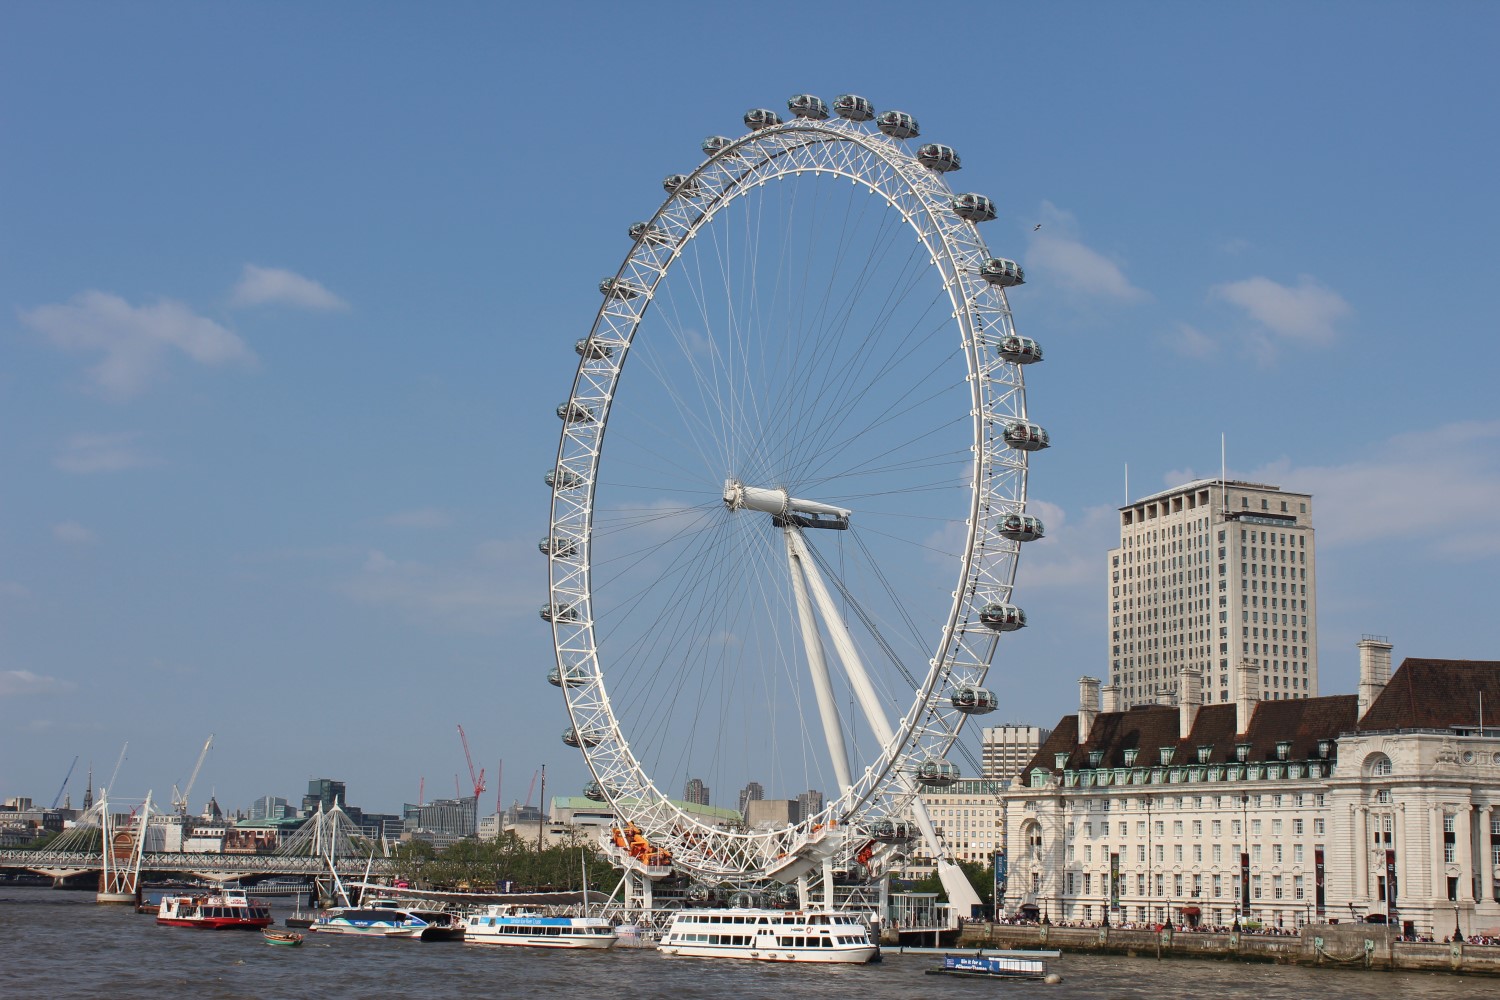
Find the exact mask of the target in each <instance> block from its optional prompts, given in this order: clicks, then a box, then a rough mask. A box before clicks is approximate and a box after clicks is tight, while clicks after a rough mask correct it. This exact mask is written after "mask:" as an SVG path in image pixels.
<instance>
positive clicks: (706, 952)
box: [656, 945, 879, 965]
mask: <svg viewBox="0 0 1500 1000" xmlns="http://www.w3.org/2000/svg"><path fill="white" fill-rule="evenodd" d="M656 950H657V951H659V952H661V953H662V954H663V955H672V956H676V957H679V958H738V959H745V960H749V961H755V962H800V963H802V964H804V965H864V964H866V963H868V962H872V961H874V959H875V956H876V955H877V954H878V953H879V949H878V948H876V947H874V946H873V945H871V946H870V947H868V948H849V949H838V950H826V951H825V950H824V949H822V948H819V949H817V950H813V949H811V948H770V949H764V950H762V949H760V948H738V947H729V948H726V947H722V946H720V947H715V946H713V945H709V946H707V947H702V948H699V947H694V946H692V945H657V946H656Z"/></svg>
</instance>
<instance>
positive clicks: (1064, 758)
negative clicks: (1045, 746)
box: [1052, 750, 1068, 771]
mask: <svg viewBox="0 0 1500 1000" xmlns="http://www.w3.org/2000/svg"><path fill="white" fill-rule="evenodd" d="M1067 764H1068V752H1067V751H1066V750H1059V751H1057V752H1056V753H1054V754H1053V755H1052V766H1053V767H1056V768H1057V769H1058V770H1059V771H1061V770H1062V769H1063V768H1064V767H1066V766H1067Z"/></svg>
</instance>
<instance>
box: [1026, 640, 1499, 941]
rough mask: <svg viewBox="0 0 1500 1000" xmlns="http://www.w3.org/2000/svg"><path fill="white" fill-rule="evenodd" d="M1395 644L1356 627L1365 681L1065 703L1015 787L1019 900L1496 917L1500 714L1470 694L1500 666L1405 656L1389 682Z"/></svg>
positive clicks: (1477, 927) (1486, 928) (1296, 913)
mask: <svg viewBox="0 0 1500 1000" xmlns="http://www.w3.org/2000/svg"><path fill="white" fill-rule="evenodd" d="M1389 648H1390V647H1389V644H1388V643H1384V642H1383V641H1381V640H1366V642H1365V643H1362V644H1361V653H1362V657H1361V672H1362V677H1361V695H1360V696H1355V695H1338V696H1331V697H1321V698H1308V699H1294V700H1284V701H1275V700H1272V701H1252V700H1251V699H1250V698H1249V697H1242V698H1241V699H1239V700H1238V701H1237V703H1236V704H1233V705H1217V704H1216V705H1207V704H1197V703H1195V702H1194V701H1193V700H1192V697H1191V685H1190V684H1188V683H1187V682H1186V680H1184V681H1182V686H1181V688H1180V692H1179V694H1180V697H1179V701H1180V702H1181V704H1179V705H1178V706H1177V707H1168V706H1160V705H1147V706H1138V707H1136V708H1132V709H1129V710H1126V711H1115V712H1098V711H1097V708H1098V706H1097V704H1096V705H1087V704H1085V705H1084V706H1083V710H1082V711H1081V712H1080V713H1079V715H1071V716H1066V717H1064V718H1063V719H1062V720H1060V721H1059V723H1058V725H1057V727H1056V728H1055V730H1054V732H1053V735H1052V737H1051V739H1049V740H1048V742H1047V744H1046V745H1044V746H1043V747H1042V749H1041V751H1040V752H1039V753H1038V754H1037V756H1036V757H1035V758H1034V759H1033V761H1032V762H1031V765H1030V766H1029V767H1028V769H1027V773H1026V774H1025V775H1024V776H1023V777H1022V779H1021V781H1019V782H1017V783H1016V784H1014V785H1012V786H1011V787H1010V788H1009V789H1008V790H1007V791H1005V792H1004V793H1003V794H1002V798H1003V799H1004V803H1005V810H1004V819H1003V822H1004V825H1005V840H1006V842H1007V844H1008V845H1009V848H1010V867H1011V878H1010V886H1009V892H1008V893H1007V898H1006V908H1007V909H1008V910H1009V911H1010V912H1015V911H1016V910H1017V909H1018V908H1020V907H1022V906H1027V907H1035V908H1036V910H1037V913H1038V914H1039V915H1047V916H1049V917H1050V919H1052V920H1054V921H1056V920H1080V921H1090V922H1100V921H1103V920H1104V919H1105V917H1106V911H1108V913H1109V920H1110V921H1111V922H1112V923H1116V924H1118V923H1120V922H1126V921H1128V922H1134V923H1178V924H1181V923H1193V922H1195V921H1196V922H1201V923H1203V924H1209V925H1230V924H1232V923H1233V922H1234V921H1236V920H1239V921H1241V922H1244V921H1255V922H1259V923H1262V924H1272V925H1278V926H1282V927H1293V926H1297V925H1301V924H1303V923H1306V922H1308V921H1315V920H1319V919H1327V918H1340V917H1341V918H1342V919H1344V920H1346V921H1347V920H1350V919H1351V918H1352V919H1367V918H1368V917H1370V916H1371V915H1376V919H1380V918H1381V917H1389V918H1390V919H1393V920H1394V921H1396V922H1397V923H1398V924H1401V925H1403V926H1404V925H1405V924H1406V922H1408V921H1409V922H1410V924H1411V927H1412V929H1413V930H1414V931H1415V932H1417V933H1428V934H1433V935H1435V936H1438V937H1442V936H1444V935H1445V934H1449V933H1451V932H1452V930H1453V926H1454V921H1455V918H1456V920H1457V922H1458V925H1459V927H1460V929H1461V930H1462V931H1463V933H1464V934H1465V935H1469V934H1474V933H1484V934H1487V933H1491V932H1493V931H1500V822H1497V820H1500V816H1497V813H1500V810H1497V809H1496V805H1497V804H1500V727H1488V726H1486V727H1482V728H1481V726H1480V725H1479V723H1478V718H1477V712H1476V710H1475V707H1473V706H1477V704H1478V701H1479V698H1480V697H1481V696H1483V699H1484V701H1485V702H1487V703H1491V704H1496V705H1500V663H1496V662H1488V661H1486V662H1479V661H1443V660H1416V659H1411V660H1407V661H1406V662H1405V663H1404V664H1403V665H1402V667H1401V669H1400V670H1399V671H1398V672H1397V673H1396V675H1395V676H1394V677H1392V678H1390V679H1389V681H1388V682H1386V680H1385V678H1384V677H1383V676H1381V673H1380V669H1381V660H1380V656H1379V654H1380V653H1381V651H1382V650H1384V651H1385V652H1387V653H1388V651H1389ZM1385 662H1386V663H1387V664H1388V662H1389V661H1388V660H1386V661H1385ZM1385 669H1387V670H1388V669H1389V668H1388V666H1387V667H1386V668H1385ZM1366 695H1368V696H1369V697H1368V699H1367V700H1366V698H1365V696H1366ZM1362 700H1363V701H1364V704H1361V701H1362ZM1080 718H1082V719H1083V720H1084V721H1085V722H1086V723H1087V725H1085V726H1081V725H1080ZM1387 851H1389V852H1391V854H1390V856H1389V857H1388V856H1387V853H1386V852H1387ZM1242 855H1243V856H1244V857H1243V858H1242ZM1388 861H1389V862H1390V865H1391V871H1393V872H1394V875H1395V882H1396V896H1395V899H1394V900H1391V899H1390V898H1389V895H1388V892H1389V886H1388V881H1387V862H1388ZM1242 866H1243V867H1242ZM1112 870H1113V871H1116V872H1117V873H1118V877H1119V883H1118V909H1114V910H1109V904H1110V902H1111V897H1110V879H1111V872H1112ZM1242 871H1248V875H1249V881H1248V888H1249V890H1250V892H1249V895H1250V898H1249V905H1248V907H1244V908H1242V906H1241V899H1242V887H1241V882H1240V879H1241V874H1242Z"/></svg>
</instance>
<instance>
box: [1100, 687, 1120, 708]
mask: <svg viewBox="0 0 1500 1000" xmlns="http://www.w3.org/2000/svg"><path fill="white" fill-rule="evenodd" d="M1102 690H1103V691H1104V710H1105V711H1106V712H1118V711H1120V686H1119V685H1118V684H1106V685H1104V687H1103V688H1102Z"/></svg>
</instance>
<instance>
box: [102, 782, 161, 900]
mask: <svg viewBox="0 0 1500 1000" xmlns="http://www.w3.org/2000/svg"><path fill="white" fill-rule="evenodd" d="M106 794H107V793H106ZM99 804H100V805H101V806H102V807H103V808H102V809H101V810H100V817H99V826H100V830H101V831H102V833H103V836H102V838H101V849H102V851H103V864H102V866H101V870H100V872H99V891H98V892H97V893H95V894H94V902H96V903H128V904H131V905H134V904H135V903H137V902H138V901H139V900H140V893H141V856H142V855H143V854H144V853H145V850H146V827H147V825H148V824H149V822H150V820H151V793H150V792H147V793H146V801H145V804H143V805H142V806H141V810H140V812H138V813H134V814H132V815H131V816H129V817H128V818H127V819H125V820H123V821H121V820H120V819H119V818H117V817H116V816H114V815H113V814H112V813H111V812H110V810H109V803H108V801H107V800H106V799H100V800H99Z"/></svg>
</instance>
